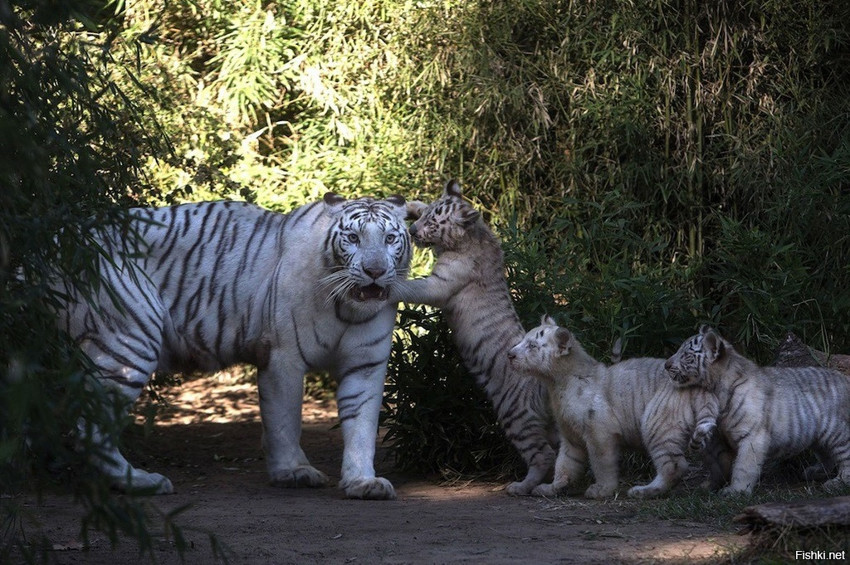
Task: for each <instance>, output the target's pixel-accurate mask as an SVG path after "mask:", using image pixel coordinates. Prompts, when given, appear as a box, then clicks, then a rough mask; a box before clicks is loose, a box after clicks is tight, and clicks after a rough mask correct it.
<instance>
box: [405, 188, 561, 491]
mask: <svg viewBox="0 0 850 565" xmlns="http://www.w3.org/2000/svg"><path fill="white" fill-rule="evenodd" d="M408 212H409V213H410V215H412V216H414V217H418V219H417V220H416V222H415V223H414V224H413V225H412V226H410V234H411V236H412V237H413V242H414V243H415V244H416V245H419V246H423V247H432V248H433V249H434V253H435V255H436V256H437V261H436V263H435V264H434V268H433V270H432V272H431V274H430V275H429V276H428V277H426V278H421V279H413V280H408V281H405V282H404V283H403V284H401V285H399V286H398V288H397V292H398V296H399V299H400V300H405V301H408V302H416V303H422V304H428V305H430V306H435V307H438V308H442V310H443V313H444V314H445V316H446V321H447V322H448V325H449V327H450V328H451V330H452V337H453V339H454V342H455V345H456V346H457V349H458V352H459V353H460V356H461V358H462V359H463V362H464V364H465V365H466V368H467V369H468V370H469V372H470V373H471V374H472V376H473V377H474V378H475V380H476V382H477V383H478V384H479V385H480V386H481V387H483V389H484V392H485V393H486V395H487V398H488V399H489V400H490V401H491V402H492V403H493V407H494V408H495V410H496V415H497V416H498V419H499V423H500V424H501V426H502V428H503V429H504V430H505V435H506V436H507V438H508V440H510V441H511V443H512V444H513V445H514V447H515V448H516V449H517V451H518V452H519V453H520V455H521V456H522V458H523V460H524V461H525V463H526V465H527V466H528V473H527V474H526V476H525V478H524V479H523V480H522V481H520V482H514V483H511V484H510V485H508V487H507V492H508V493H509V494H513V495H527V494H529V493H530V492H531V490H532V489H533V488H534V487H535V486H537V485H538V484H540V483H541V482H542V481H543V480H544V479H545V478H546V476H547V474H549V473H550V472H551V470H552V464H553V462H554V460H555V452H554V450H553V449H552V447H551V445H550V438H549V435H550V433H551V431H552V422H551V416H550V415H549V412H548V407H547V400H546V391H545V389H544V388H543V386H542V385H541V384H540V383H539V382H538V381H537V379H534V378H532V377H530V376H529V375H526V374H524V373H523V372H521V371H517V370H515V369H514V368H513V367H511V365H510V363H508V358H507V351H508V349H510V348H511V346H513V345H514V344H516V343H517V342H519V341H520V340H521V339H522V336H523V335H524V334H525V330H523V327H522V324H521V323H520V321H519V317H518V316H517V314H516V311H515V310H514V306H513V301H512V300H511V295H510V291H509V290H508V283H507V281H506V280H505V263H504V259H503V257H502V248H501V245H500V243H499V240H498V238H496V236H495V235H494V234H493V232H492V231H491V230H490V228H489V227H488V226H487V224H486V223H485V222H484V220H483V219H482V218H481V214H479V213H478V211H477V210H475V209H474V208H473V207H472V206H471V205H470V204H469V203H468V202H466V200H464V198H463V195H462V194H461V190H460V185H459V184H458V183H457V181H455V180H451V181H449V182H448V183H447V184H446V187H445V191H444V192H443V195H442V197H441V198H439V199H438V200H436V201H435V202H433V203H431V204H429V205H426V204H423V203H421V202H411V203H410V204H409V205H408Z"/></svg>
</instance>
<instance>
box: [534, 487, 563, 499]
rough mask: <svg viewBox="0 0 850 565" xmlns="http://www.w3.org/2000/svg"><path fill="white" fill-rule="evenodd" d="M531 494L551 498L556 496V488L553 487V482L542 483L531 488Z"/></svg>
mask: <svg viewBox="0 0 850 565" xmlns="http://www.w3.org/2000/svg"><path fill="white" fill-rule="evenodd" d="M531 496H543V497H546V498H552V497H555V496H558V489H557V488H555V483H543V484H542V485H537V486H536V487H534V488H533V489H531Z"/></svg>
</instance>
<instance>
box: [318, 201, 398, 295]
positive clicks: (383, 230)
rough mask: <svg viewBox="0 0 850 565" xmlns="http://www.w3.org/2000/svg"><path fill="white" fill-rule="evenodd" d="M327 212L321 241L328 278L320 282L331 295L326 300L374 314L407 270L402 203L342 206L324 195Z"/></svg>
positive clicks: (387, 202)
mask: <svg viewBox="0 0 850 565" xmlns="http://www.w3.org/2000/svg"><path fill="white" fill-rule="evenodd" d="M325 207H326V211H327V213H328V214H329V215H330V216H331V219H332V223H331V226H330V228H329V230H328V232H327V233H326V234H324V235H323V236H322V237H324V238H325V245H324V252H325V264H326V266H327V267H328V269H329V270H330V271H331V273H330V274H329V275H328V276H326V277H325V278H324V279H322V281H321V282H322V284H323V285H324V286H325V287H327V288H329V289H330V295H329V296H330V300H334V301H344V302H347V303H351V304H353V305H354V306H355V307H357V308H359V309H368V310H377V309H378V308H380V307H382V306H383V305H384V304H385V303H386V301H387V297H388V296H389V291H390V288H391V287H392V285H393V284H394V283H395V282H396V280H397V279H399V278H401V279H404V278H405V277H406V276H407V270H408V268H409V266H410V237H409V236H408V234H407V225H406V224H405V221H404V219H405V215H406V209H405V201H404V198H403V197H401V196H390V197H388V198H387V199H386V200H373V199H371V198H360V199H357V200H346V199H345V198H342V197H341V196H338V195H336V194H333V193H328V194H326V195H325Z"/></svg>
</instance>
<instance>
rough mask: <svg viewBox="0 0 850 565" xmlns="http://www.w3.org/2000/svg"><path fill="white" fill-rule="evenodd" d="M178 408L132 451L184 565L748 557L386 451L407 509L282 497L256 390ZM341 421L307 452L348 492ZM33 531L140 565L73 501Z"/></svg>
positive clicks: (327, 422) (170, 553) (326, 494)
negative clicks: (273, 479)
mask: <svg viewBox="0 0 850 565" xmlns="http://www.w3.org/2000/svg"><path fill="white" fill-rule="evenodd" d="M165 396H166V398H168V399H169V402H170V404H171V407H170V408H169V409H168V410H167V412H166V413H165V414H161V415H160V416H158V418H157V423H156V426H155V428H154V431H153V433H152V434H150V435H149V436H147V437H145V438H143V439H140V440H139V441H135V442H133V445H134V449H133V452H132V454H131V456H130V458H131V460H132V461H133V462H134V464H136V465H138V466H140V467H142V468H146V469H149V470H156V471H158V472H161V473H163V474H165V475H167V476H168V477H169V478H170V479H171V480H172V482H173V483H174V486H175V490H176V494H174V495H170V496H162V497H155V498H154V499H153V501H154V503H155V505H156V506H157V507H158V508H160V509H161V510H162V511H164V512H168V511H171V510H173V509H176V508H179V507H182V506H184V505H190V507H189V508H188V509H187V510H186V511H184V512H183V513H182V514H180V516H179V518H178V523H179V524H181V525H182V526H183V528H184V535H185V537H186V538H187V540H188V542H189V545H190V548H189V550H188V551H187V552H186V553H185V555H184V562H185V563H189V564H209V563H214V562H215V559H214V555H213V551H212V549H211V546H210V543H209V537H208V534H210V533H212V534H215V536H217V539H218V540H219V542H220V543H221V544H222V545H223V546H224V547H225V548H226V551H227V556H228V560H229V562H230V563H235V564H266V563H268V564H289V563H292V564H310V563H364V564H365V563H368V564H371V563H391V564H402V563H486V564H488V565H490V564H503V563H504V564H507V563H520V562H521V563H612V562H613V563H680V562H687V563H694V562H699V561H702V560H710V561H712V562H715V561H718V560H719V558H720V557H722V556H723V555H725V554H727V553H728V552H730V551H731V550H734V549H735V548H737V547H740V546H742V545H744V544H746V538H743V537H740V536H738V535H736V534H735V533H734V532H732V531H731V530H729V531H720V530H718V529H716V528H715V527H712V526H710V525H707V524H705V523H701V522H698V521H679V520H677V521H671V520H660V519H656V518H647V517H646V516H645V515H642V514H641V513H640V512H639V505H638V504H637V503H634V502H630V501H607V502H596V501H588V500H584V499H582V498H562V499H558V500H546V499H539V498H512V497H509V496H507V495H506V494H505V492H504V490H503V488H504V485H496V484H481V483H475V484H465V485H463V486H450V487H449V486H441V485H438V484H434V483H432V482H428V481H426V480H424V479H422V478H421V477H410V476H403V475H400V474H398V473H396V472H394V471H393V470H392V465H391V464H390V462H389V461H388V460H387V458H386V452H385V450H384V449H381V448H380V447H379V453H378V457H377V468H378V471H379V474H382V475H383V476H386V477H387V478H389V479H390V480H391V481H392V482H393V484H394V485H395V487H396V492H397V494H398V500H395V501H380V502H377V501H360V500H346V499H344V498H343V497H342V492H341V491H340V490H338V489H337V488H335V487H331V488H323V489H278V488H274V487H271V486H270V485H269V484H268V482H267V478H266V471H265V465H264V461H263V460H262V450H261V447H260V422H259V415H258V407H257V395H256V391H255V388H254V386H253V385H250V384H240V383H238V382H236V381H234V380H233V379H228V378H227V375H226V374H224V376H219V377H212V378H206V379H199V380H193V381H189V382H186V383H184V384H183V385H182V386H180V387H175V388H173V389H171V390H169V391H166V393H165ZM334 416H335V407H334V406H333V405H322V404H318V403H314V402H310V403H307V404H305V408H304V421H305V425H304V431H303V437H302V445H303V447H304V450H305V452H306V453H307V455H308V457H309V458H310V460H311V462H312V464H313V465H314V466H316V467H317V468H318V469H320V470H322V471H324V472H325V473H327V474H328V475H329V476H330V477H331V479H332V480H338V479H339V468H340V459H341V451H342V445H341V444H342V442H341V438H340V433H339V430H336V429H332V427H333V424H334V421H335V420H334ZM26 509H27V511H28V515H29V519H34V520H36V521H37V523H38V525H39V527H40V529H41V532H42V533H44V534H46V535H47V536H48V538H49V540H50V542H51V544H52V545H53V551H52V552H51V557H52V558H54V559H55V561H56V562H57V563H60V564H71V563H87V564H96V565H99V564H103V565H114V564H116V563H121V564H124V563H145V562H149V559H143V558H140V557H139V555H138V550H137V547H136V545H135V543H134V542H133V541H122V542H121V543H120V544H119V545H118V547H117V548H113V547H112V546H111V544H110V543H109V540H108V538H107V537H106V535H105V534H101V533H99V532H92V533H91V534H90V539H89V546H88V547H83V544H82V542H81V539H80V535H79V527H80V521H79V517H80V515H81V510H80V509H79V508H78V507H76V506H75V505H74V504H73V501H72V500H71V498H70V497H56V496H51V497H46V498H44V499H43V500H42V501H41V502H37V501H35V500H33V501H31V502H28V503H27V508H26ZM154 554H155V558H156V562H157V563H162V564H166V565H170V564H177V563H181V560H180V556H179V554H178V552H177V551H176V549H175V546H174V543H173V541H172V540H170V539H167V538H165V537H163V536H159V537H158V538H157V543H156V548H155V550H154Z"/></svg>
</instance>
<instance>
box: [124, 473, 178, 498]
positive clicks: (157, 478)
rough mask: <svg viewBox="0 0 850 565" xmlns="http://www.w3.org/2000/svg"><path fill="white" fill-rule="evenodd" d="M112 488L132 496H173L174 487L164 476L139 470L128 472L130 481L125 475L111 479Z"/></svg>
mask: <svg viewBox="0 0 850 565" xmlns="http://www.w3.org/2000/svg"><path fill="white" fill-rule="evenodd" d="M112 486H113V487H115V488H116V489H118V490H120V491H121V492H126V493H133V494H173V493H174V485H172V484H171V481H170V480H168V477H166V476H165V475H160V474H159V473H148V472H147V471H142V470H141V469H132V470H131V471H130V481H129V482H127V477H126V475H122V476H120V477H113V478H112Z"/></svg>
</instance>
